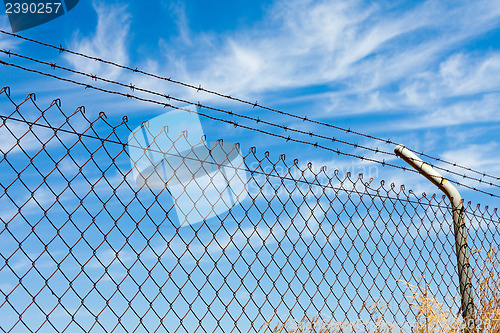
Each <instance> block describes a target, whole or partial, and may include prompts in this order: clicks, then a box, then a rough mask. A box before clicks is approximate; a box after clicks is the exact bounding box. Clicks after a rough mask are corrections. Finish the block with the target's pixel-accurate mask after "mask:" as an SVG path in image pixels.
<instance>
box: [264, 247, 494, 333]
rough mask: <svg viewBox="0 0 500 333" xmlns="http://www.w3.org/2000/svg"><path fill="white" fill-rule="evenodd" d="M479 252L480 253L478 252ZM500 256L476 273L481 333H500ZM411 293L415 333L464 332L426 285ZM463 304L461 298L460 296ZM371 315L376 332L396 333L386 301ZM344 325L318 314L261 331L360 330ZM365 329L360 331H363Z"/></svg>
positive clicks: (488, 258)
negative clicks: (389, 319)
mask: <svg viewBox="0 0 500 333" xmlns="http://www.w3.org/2000/svg"><path fill="white" fill-rule="evenodd" d="M477 252H479V251H477ZM499 265H500V257H499V256H498V254H497V253H496V252H495V250H494V249H493V248H490V249H489V250H488V251H487V254H486V259H485V260H484V263H483V265H482V267H481V268H480V269H479V270H476V271H475V272H474V277H475V281H473V286H474V288H475V297H474V306H475V309H474V310H475V318H474V321H475V323H476V332H477V333H500V277H499V274H498V272H500V270H499V269H500V267H499ZM403 283H405V284H406V287H407V290H408V291H409V292H410V296H409V297H408V304H409V305H410V307H411V308H412V309H413V310H414V313H415V323H414V326H413V329H412V332H413V333H457V332H463V320H462V317H461V315H460V314H453V313H452V311H451V310H450V309H445V308H444V307H443V304H441V303H440V302H439V301H438V300H437V299H436V298H435V297H434V296H433V295H432V293H431V292H430V290H429V288H428V287H427V286H425V287H424V288H423V289H422V288H420V287H417V286H414V285H411V284H409V283H407V282H403ZM457 303H458V304H460V296H458V302H457ZM363 308H365V309H367V310H368V311H369V313H370V318H371V321H372V324H373V325H372V327H374V333H393V331H394V328H393V326H391V323H390V321H387V320H386V318H385V317H384V315H385V313H387V305H386V304H384V303H383V302H377V303H376V304H374V305H372V306H370V307H367V306H363ZM342 328H343V326H342V325H341V323H338V322H335V321H333V319H331V318H330V319H328V318H325V317H324V316H322V315H317V316H315V317H313V318H312V319H308V318H307V317H304V318H302V320H301V321H300V322H293V323H284V324H280V325H277V326H275V327H274V328H271V320H268V321H267V322H265V323H264V325H262V326H261V327H260V328H259V331H258V333H260V332H263V333H264V332H271V333H346V332H356V331H358V330H356V329H353V328H354V327H350V329H348V330H343V329H342ZM362 331H364V330H360V332H362Z"/></svg>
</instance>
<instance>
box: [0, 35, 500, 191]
mask: <svg viewBox="0 0 500 333" xmlns="http://www.w3.org/2000/svg"><path fill="white" fill-rule="evenodd" d="M0 33H3V34H6V35H9V36H13V37H16V38H19V39H23V40H26V41H29V42H33V43H36V44H39V45H43V46H45V47H49V48H53V49H56V50H58V51H59V52H60V53H62V52H67V53H69V54H73V55H76V56H80V57H83V58H87V59H90V60H94V61H98V62H101V63H104V64H107V65H111V66H114V67H117V68H122V69H126V70H129V71H132V72H134V73H138V74H141V75H145V76H149V77H153V78H156V79H160V80H164V81H167V82H170V83H174V84H178V85H181V86H184V87H187V88H190V89H195V90H196V91H202V92H205V93H208V94H211V95H215V96H219V97H222V98H226V99H230V100H233V101H236V102H239V103H244V104H247V105H251V106H252V107H258V108H261V109H263V110H268V111H271V112H275V113H278V114H280V115H284V116H287V117H292V118H296V119H299V120H302V121H307V122H310V123H314V124H317V125H321V126H326V127H329V128H332V129H335V130H339V131H343V132H346V133H349V134H354V135H358V136H361V137H365V138H368V139H372V140H376V141H380V142H383V143H386V144H391V145H398V143H397V142H394V141H392V140H390V139H383V138H379V137H376V136H373V135H370V134H366V133H362V132H358V131H354V130H351V129H350V128H344V127H341V126H337V125H333V124H329V123H325V122H321V121H318V120H314V119H309V118H307V117H301V116H298V115H295V114H293V113H289V112H286V111H283V110H278V109H274V108H270V107H267V106H264V105H261V104H259V103H258V102H249V101H246V100H243V99H240V98H236V97H232V96H230V95H225V94H222V93H219V92H216V91H213V90H209V89H205V88H203V87H202V86H201V85H199V86H195V85H192V84H188V83H185V82H182V81H178V80H174V79H172V78H170V77H164V76H160V75H157V74H153V73H149V72H146V71H142V70H140V69H138V68H132V67H129V66H125V65H121V64H118V63H115V62H112V61H109V60H105V59H101V58H98V57H93V56H90V55H87V54H84V53H81V52H76V51H72V50H70V49H67V48H63V47H62V46H59V47H58V46H55V45H52V44H49V43H45V42H41V41H38V40H35V39H31V38H28V37H24V36H21V35H18V34H15V33H11V32H8V31H4V30H1V29H0ZM407 149H409V148H407ZM409 150H411V149H409ZM411 151H412V152H414V153H416V154H418V155H421V156H425V157H427V158H430V159H433V160H435V161H438V162H441V163H444V164H448V165H451V166H453V167H456V168H460V169H463V170H467V171H469V172H472V173H475V174H478V175H481V176H482V177H488V178H492V179H495V180H497V181H500V177H498V176H493V175H490V174H488V173H486V172H483V171H478V170H475V169H473V168H470V167H466V166H463V165H460V164H458V163H455V162H450V161H447V160H445V159H442V158H439V157H435V156H432V155H429V154H426V153H424V152H418V151H414V150H411ZM435 167H436V166H435ZM461 176H464V175H461ZM479 182H483V183H487V182H485V181H484V180H479ZM487 184H488V183H487Z"/></svg>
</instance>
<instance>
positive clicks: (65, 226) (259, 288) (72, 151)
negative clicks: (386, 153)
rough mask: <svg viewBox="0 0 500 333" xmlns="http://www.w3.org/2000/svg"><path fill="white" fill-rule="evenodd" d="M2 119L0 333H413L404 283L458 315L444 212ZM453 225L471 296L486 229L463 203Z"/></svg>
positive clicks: (174, 144) (344, 177) (18, 118)
mask: <svg viewBox="0 0 500 333" xmlns="http://www.w3.org/2000/svg"><path fill="white" fill-rule="evenodd" d="M10 106H11V108H10V112H4V114H3V115H1V118H2V123H1V124H0V136H1V138H2V140H1V147H0V148H1V151H2V157H1V160H0V172H1V185H2V189H3V191H2V193H1V195H0V205H1V207H2V209H1V215H0V218H1V220H2V222H3V226H2V229H1V231H0V253H1V256H2V261H3V262H2V263H1V266H0V267H1V268H0V288H1V293H2V295H1V296H0V316H1V317H2V322H1V323H0V328H1V330H2V331H3V332H26V331H30V332H53V331H57V332H65V331H66V332H79V331H81V332H134V331H137V332H157V331H168V332H233V331H234V332H248V331H253V332H255V331H259V330H262V331H264V330H265V329H268V330H271V328H272V327H273V326H276V325H278V326H279V325H287V327H288V328H289V329H290V330H292V331H293V325H296V326H297V325H298V323H299V322H300V321H301V320H302V318H304V317H307V318H310V319H312V318H313V317H314V316H316V315H319V314H321V315H322V316H323V317H322V318H324V319H322V320H324V323H328V324H329V325H333V324H334V323H335V324H339V323H359V324H360V325H361V326H358V328H357V329H361V330H363V331H370V330H376V329H377V327H378V328H380V324H381V323H382V322H383V323H392V324H394V325H396V326H395V327H397V328H401V329H403V330H410V329H411V327H414V326H415V325H417V324H418V320H419V317H418V308H415V306H412V305H411V304H410V303H412V301H410V299H409V298H411V296H412V295H413V294H412V290H411V289H409V288H408V285H407V284H406V282H407V283H410V284H413V285H415V286H417V289H418V288H422V290H425V291H426V292H427V291H428V292H429V293H432V296H433V297H434V298H435V299H436V301H438V302H439V303H440V304H442V305H443V307H445V308H449V309H451V310H452V311H454V312H457V311H458V308H459V305H460V297H459V296H458V278H457V276H456V267H455V266H456V260H455V255H454V251H455V249H454V240H453V233H452V226H451V214H450V207H449V204H448V201H447V199H445V198H444V197H442V196H435V195H434V196H426V195H416V194H414V193H413V192H412V191H409V190H406V189H405V188H404V187H395V186H394V185H391V184H385V183H384V182H375V181H373V180H370V179H363V177H362V175H351V174H349V173H345V174H343V173H341V172H339V171H338V170H330V169H326V168H319V169H317V168H315V167H314V166H313V165H312V164H304V163H302V162H300V161H298V160H293V161H289V160H287V159H285V158H284V156H279V157H273V156H272V155H271V154H269V153H264V154H259V153H258V152H257V151H256V149H254V148H252V149H250V150H248V151H243V150H242V149H241V148H240V147H239V146H238V145H237V144H233V143H227V142H224V141H217V142H212V143H211V142H206V140H204V138H202V137H196V138H194V136H189V134H188V133H186V132H184V131H181V132H175V131H174V130H173V129H172V128H170V131H169V130H168V129H166V128H163V127H162V126H161V127H156V128H155V127H154V124H143V125H142V126H139V127H138V128H135V129H131V128H129V127H128V124H127V121H126V120H127V119H126V118H123V121H122V122H121V123H120V124H110V123H109V122H108V121H107V120H106V116H105V114H103V113H101V114H100V115H99V117H98V118H97V119H89V118H87V117H86V115H85V113H84V109H83V108H78V109H76V110H75V111H74V112H72V113H69V114H67V113H65V112H64V111H63V110H62V108H61V106H60V103H59V102H58V101H57V100H56V101H54V102H53V103H52V104H51V105H50V106H49V107H48V108H47V109H41V108H39V107H38V105H37V104H36V103H35V101H34V99H33V96H31V95H28V97H27V98H26V99H25V101H23V102H21V103H14V101H12V103H11V104H10ZM29 108H34V109H33V111H34V112H30V111H29ZM192 132H193V131H192ZM466 216H467V224H468V227H469V245H470V247H471V249H472V250H473V251H472V252H473V256H472V258H471V265H472V266H473V268H474V269H475V273H476V274H475V277H476V281H477V285H478V286H480V285H481V284H480V281H479V280H480V279H481V277H482V278H483V280H481V281H484V277H485V276H486V277H487V276H489V275H488V274H490V273H493V274H496V276H498V273H499V271H498V266H491V267H492V268H490V271H485V270H483V269H482V267H483V266H484V264H485V263H486V264H487V263H489V262H490V261H491V260H490V259H491V257H492V250H491V249H490V247H491V248H492V249H495V248H496V249H498V245H499V244H500V235H499V230H498V225H499V224H498V220H499V216H498V213H497V211H496V210H490V209H488V208H487V207H485V208H482V207H479V206H477V207H474V206H472V205H471V204H470V203H469V204H468V205H467V207H466ZM489 282H491V281H489ZM497 282H498V281H497ZM482 286H483V287H484V284H483V285H482ZM485 288H489V289H491V290H494V288H496V285H495V284H494V283H493V285H487V287H485ZM483 289H484V288H483ZM483 289H481V288H479V287H478V288H477V290H478V293H480V292H481V290H483ZM478 297H479V294H478ZM413 303H415V302H413ZM266 325H267V326H266ZM377 325H379V326H377ZM332 327H333V326H332ZM335 327H337V326H335ZM354 328H355V327H354V326H351V327H350V329H353V330H354ZM332 330H333V328H332ZM344 330H345V327H344Z"/></svg>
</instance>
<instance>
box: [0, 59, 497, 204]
mask: <svg viewBox="0 0 500 333" xmlns="http://www.w3.org/2000/svg"><path fill="white" fill-rule="evenodd" d="M0 64H4V65H7V66H12V67H14V68H18V69H22V70H24V71H28V72H32V73H37V74H40V75H44V76H48V77H52V78H55V79H58V80H61V81H65V82H69V83H73V84H76V85H80V86H84V87H86V88H91V89H95V90H98V91H101V92H106V93H110V94H114V95H120V96H124V97H128V98H133V99H136V100H139V101H143V102H148V103H153V104H157V105H161V106H163V107H170V108H173V109H177V110H183V111H186V112H189V113H194V114H198V115H200V116H203V117H206V118H208V119H212V120H216V121H221V122H224V123H228V124H232V125H234V126H235V127H241V128H244V129H248V130H252V131H255V132H258V133H262V134H266V135H269V136H273V137H277V138H281V139H284V140H286V141H287V142H289V141H292V142H296V143H301V144H306V145H310V146H313V147H315V148H321V149H324V150H327V151H330V152H333V153H336V154H337V155H343V156H348V157H353V158H357V159H360V160H362V161H369V162H374V163H378V164H381V165H382V166H386V165H387V166H389V167H393V168H397V169H401V170H404V171H411V172H414V173H417V174H418V171H416V170H414V169H413V168H408V167H405V166H399V165H395V164H392V163H388V162H386V161H385V160H382V161H380V160H377V159H374V158H369V157H364V156H360V155H356V154H352V153H347V152H343V151H341V150H340V149H333V148H330V147H325V146H322V145H320V144H318V143H317V142H316V143H312V142H309V141H304V140H299V139H295V138H292V137H291V136H288V137H285V136H283V135H280V134H276V133H271V132H268V131H265V130H262V129H258V128H254V127H249V126H246V125H241V124H238V123H237V122H234V121H230V120H225V119H221V118H217V117H214V116H210V115H207V114H204V113H201V112H197V111H193V110H189V109H186V108H181V107H177V106H174V105H172V104H170V103H164V102H159V101H155V100H151V99H146V98H142V97H139V96H135V95H131V94H128V93H127V94H125V93H122V92H118V91H113V90H108V89H104V88H100V87H96V86H92V85H89V84H86V83H82V82H79V81H75V80H71V79H67V78H63V77H59V76H56V75H53V74H49V73H45V72H41V71H38V70H35V69H30V68H26V67H23V66H20V65H16V64H13V63H9V62H6V61H3V60H0ZM436 178H438V177H437V176H436ZM448 180H449V181H450V182H452V183H455V184H457V185H460V186H462V187H465V188H468V189H470V190H473V191H476V192H480V193H483V194H486V195H489V196H491V197H496V198H500V196H499V195H496V194H494V193H491V192H487V191H484V190H481V189H479V188H476V187H473V186H469V185H466V184H463V183H460V182H458V181H455V180H452V179H448Z"/></svg>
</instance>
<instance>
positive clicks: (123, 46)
mask: <svg viewBox="0 0 500 333" xmlns="http://www.w3.org/2000/svg"><path fill="white" fill-rule="evenodd" d="M93 6H94V9H95V11H96V13H97V16H98V21H97V27H96V31H95V33H94V34H93V35H92V36H90V37H82V36H80V33H76V34H75V36H74V37H73V40H72V42H71V43H70V49H72V50H74V51H77V52H81V53H84V54H87V55H90V56H93V57H97V58H101V59H106V60H108V61H112V62H116V63H119V64H122V65H127V64H128V63H129V55H128V52H129V51H128V49H127V47H128V45H127V40H128V37H129V36H128V33H129V30H130V15H129V14H128V13H127V7H126V6H119V5H108V4H105V3H103V2H101V1H99V0H95V1H94V2H93ZM64 57H65V59H66V60H67V61H68V62H69V63H70V64H71V65H72V66H73V67H74V68H76V69H77V70H79V71H83V72H86V73H91V74H94V75H98V76H102V77H105V78H108V79H116V78H117V77H118V76H119V74H120V72H121V69H119V68H117V67H113V66H109V65H105V64H102V63H100V62H97V61H93V60H87V59H84V58H80V57H76V56H72V55H70V54H64Z"/></svg>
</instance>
